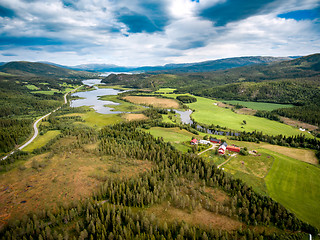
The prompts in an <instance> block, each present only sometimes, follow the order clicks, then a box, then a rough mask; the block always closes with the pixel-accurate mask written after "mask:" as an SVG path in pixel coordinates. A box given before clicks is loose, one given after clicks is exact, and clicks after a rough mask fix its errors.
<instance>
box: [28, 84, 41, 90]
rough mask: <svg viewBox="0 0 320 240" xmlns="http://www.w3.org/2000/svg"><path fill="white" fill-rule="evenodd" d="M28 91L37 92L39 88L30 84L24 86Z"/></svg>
mask: <svg viewBox="0 0 320 240" xmlns="http://www.w3.org/2000/svg"><path fill="white" fill-rule="evenodd" d="M25 86H26V87H27V88H28V89H29V90H38V89H39V88H38V87H37V86H35V85H32V84H28V85H25Z"/></svg>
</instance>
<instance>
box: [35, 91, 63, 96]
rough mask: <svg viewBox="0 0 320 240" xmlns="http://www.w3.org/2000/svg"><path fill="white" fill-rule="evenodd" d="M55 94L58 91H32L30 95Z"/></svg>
mask: <svg viewBox="0 0 320 240" xmlns="http://www.w3.org/2000/svg"><path fill="white" fill-rule="evenodd" d="M55 92H59V91H58V90H51V91H32V92H31V93H39V94H46V95H53V94H54V93H55Z"/></svg>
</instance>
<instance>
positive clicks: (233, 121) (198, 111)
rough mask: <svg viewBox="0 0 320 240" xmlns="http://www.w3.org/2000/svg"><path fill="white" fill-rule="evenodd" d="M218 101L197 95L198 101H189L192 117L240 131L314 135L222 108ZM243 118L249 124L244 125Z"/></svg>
mask: <svg viewBox="0 0 320 240" xmlns="http://www.w3.org/2000/svg"><path fill="white" fill-rule="evenodd" d="M214 103H216V101H214V100H210V99H207V98H203V97H197V102H194V103H189V104H188V106H189V107H190V108H191V109H193V110H194V113H193V114H192V118H193V119H194V120H196V121H197V122H200V123H205V124H214V125H220V126H224V127H227V128H230V129H234V130H238V131H250V132H251V131H254V130H256V131H262V132H263V133H265V134H269V135H279V134H283V135H286V136H292V135H298V134H305V135H306V136H308V137H312V135H311V134H309V133H303V132H301V131H299V130H298V129H296V128H293V127H291V126H289V125H286V124H283V123H279V122H276V121H271V120H269V119H265V118H259V117H255V116H250V115H241V114H237V113H234V112H232V111H231V110H230V109H226V108H221V107H218V106H216V105H214ZM243 120H245V121H246V122H247V124H245V125H243Z"/></svg>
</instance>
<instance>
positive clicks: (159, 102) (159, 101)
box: [123, 96, 180, 109]
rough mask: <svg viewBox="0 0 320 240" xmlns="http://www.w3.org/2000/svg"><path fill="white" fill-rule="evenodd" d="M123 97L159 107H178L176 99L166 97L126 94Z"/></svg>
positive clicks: (134, 101) (133, 101) (136, 102)
mask: <svg viewBox="0 0 320 240" xmlns="http://www.w3.org/2000/svg"><path fill="white" fill-rule="evenodd" d="M123 99H125V100H127V101H129V102H132V103H135V104H142V105H151V106H154V107H160V108H176V109H177V108H179V107H180V105H179V103H178V102H177V101H175V100H174V99H167V98H158V97H143V96H126V97H124V98H123Z"/></svg>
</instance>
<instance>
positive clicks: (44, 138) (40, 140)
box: [23, 130, 60, 152]
mask: <svg viewBox="0 0 320 240" xmlns="http://www.w3.org/2000/svg"><path fill="white" fill-rule="evenodd" d="M59 134H60V131H59V130H52V131H48V132H46V133H45V134H44V135H39V136H38V137H37V138H36V139H35V140H34V141H33V142H32V143H30V144H29V145H28V146H26V147H25V148H24V149H23V151H27V152H32V151H33V150H34V149H36V148H41V147H43V146H45V145H46V144H47V143H48V142H49V141H50V140H51V139H54V138H55V137H56V136H58V135H59Z"/></svg>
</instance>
